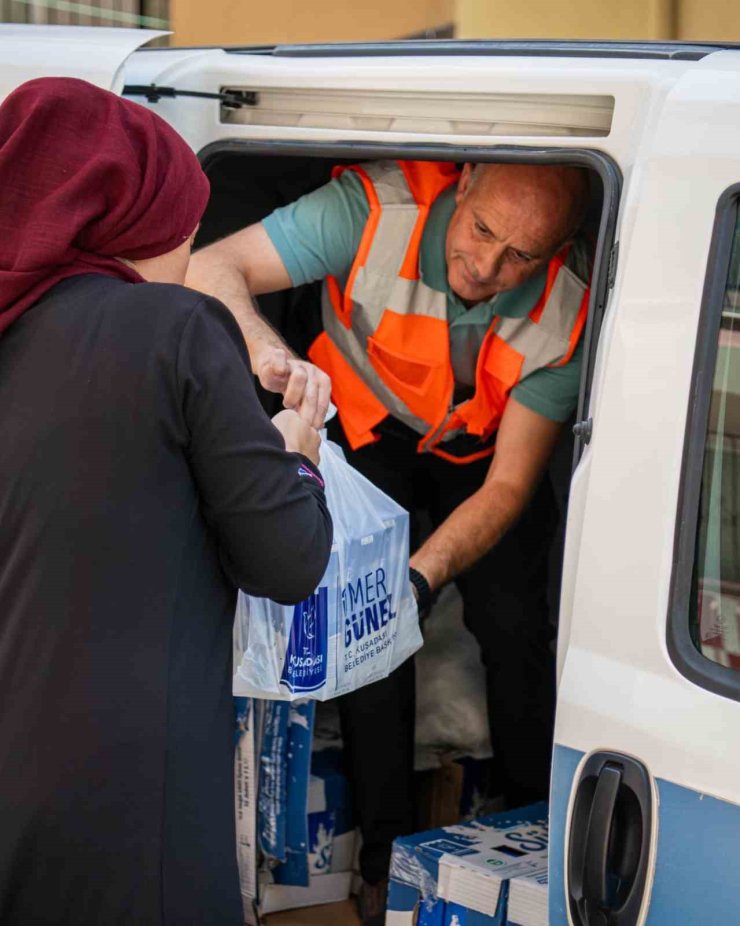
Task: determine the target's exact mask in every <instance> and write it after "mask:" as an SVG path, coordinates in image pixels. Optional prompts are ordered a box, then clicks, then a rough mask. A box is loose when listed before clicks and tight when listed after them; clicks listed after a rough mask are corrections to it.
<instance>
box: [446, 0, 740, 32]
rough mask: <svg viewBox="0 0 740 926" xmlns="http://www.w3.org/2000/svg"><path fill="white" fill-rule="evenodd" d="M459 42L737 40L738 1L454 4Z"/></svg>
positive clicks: (493, 0) (475, 0)
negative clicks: (462, 40)
mask: <svg viewBox="0 0 740 926" xmlns="http://www.w3.org/2000/svg"><path fill="white" fill-rule="evenodd" d="M455 24H456V27H457V28H456V35H457V36H458V37H460V38H512V39H518V38H533V39H534V38H551V39H686V40H701V39H704V40H722V41H740V13H739V7H738V0H567V2H557V0H527V2H526V3H521V4H515V3H512V2H511V0H456V6H455Z"/></svg>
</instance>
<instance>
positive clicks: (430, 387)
mask: <svg viewBox="0 0 740 926" xmlns="http://www.w3.org/2000/svg"><path fill="white" fill-rule="evenodd" d="M367 356H368V360H369V361H370V364H371V365H372V368H373V370H374V371H375V373H376V374H377V375H378V377H379V378H380V379H381V380H382V382H383V383H384V384H385V385H386V386H387V387H388V388H389V389H390V390H391V392H392V393H393V394H394V395H395V396H397V397H398V398H399V399H400V400H401V402H403V403H404V405H405V406H406V407H407V408H408V410H409V411H410V412H411V413H412V414H414V415H416V417H417V418H421V419H422V420H423V421H426V422H427V423H428V424H430V425H431V424H433V423H434V422H436V421H437V419H438V418H439V417H440V415H441V414H442V412H443V411H444V410H445V409H446V408H447V404H448V402H449V398H450V396H451V395H452V385H453V383H452V371H451V369H450V366H449V363H447V364H445V363H444V362H443V361H441V360H440V361H435V360H427V359H426V358H424V359H419V357H418V356H414V357H412V356H410V355H409V354H407V353H405V352H403V351H400V350H399V349H398V348H395V347H393V348H390V347H388V345H387V344H381V343H380V342H379V340H378V338H377V337H376V336H374V335H370V337H368V339H367ZM388 411H390V412H391V414H393V409H392V408H389V409H388Z"/></svg>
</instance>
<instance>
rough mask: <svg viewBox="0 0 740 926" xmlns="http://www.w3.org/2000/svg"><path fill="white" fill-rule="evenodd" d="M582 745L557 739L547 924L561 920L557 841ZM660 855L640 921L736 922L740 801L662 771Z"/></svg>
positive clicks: (719, 925) (714, 925) (669, 924)
mask: <svg viewBox="0 0 740 926" xmlns="http://www.w3.org/2000/svg"><path fill="white" fill-rule="evenodd" d="M582 757H583V753H582V752H578V751H577V750H575V749H569V748H568V747H565V746H559V745H556V746H555V753H554V763H553V789H552V802H551V805H550V926H566V924H567V922H568V918H567V915H566V912H565V888H564V874H563V873H564V859H563V845H564V834H565V815H566V813H567V809H568V799H569V797H570V791H571V786H572V782H573V775H574V774H575V770H576V767H577V765H578V763H579V762H580V760H581V759H582ZM657 786H658V794H659V802H660V807H659V811H658V813H659V819H658V862H657V866H656V870H655V882H654V884H653V891H652V898H651V903H650V911H649V913H648V917H647V921H646V926H677V924H681V926H731V924H735V923H740V806H738V805H737V804H731V803H729V802H727V801H720V800H717V799H716V798H713V797H707V796H705V795H703V794H700V793H699V792H697V791H692V790H691V789H689V788H683V787H681V786H680V785H677V784H674V783H673V782H670V781H665V780H663V779H661V778H658V779H657Z"/></svg>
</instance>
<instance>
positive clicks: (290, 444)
mask: <svg viewBox="0 0 740 926" xmlns="http://www.w3.org/2000/svg"><path fill="white" fill-rule="evenodd" d="M272 423H273V424H274V425H275V427H276V428H277V429H278V431H280V433H281V434H282V435H283V440H284V441H285V449H286V450H290V451H291V452H292V453H302V454H303V456H304V457H308V459H309V460H310V461H311V462H312V463H313V464H314V466H318V465H319V446H320V445H321V437H320V436H319V432H318V431H317V430H316V429H315V428H312V427H311V425H310V424H306V422H305V421H304V420H303V419H302V418H301V417H300V415H299V414H298V413H297V412H294V411H292V410H288V409H286V410H285V411H283V412H278V413H277V415H275V417H274V418H273V419H272Z"/></svg>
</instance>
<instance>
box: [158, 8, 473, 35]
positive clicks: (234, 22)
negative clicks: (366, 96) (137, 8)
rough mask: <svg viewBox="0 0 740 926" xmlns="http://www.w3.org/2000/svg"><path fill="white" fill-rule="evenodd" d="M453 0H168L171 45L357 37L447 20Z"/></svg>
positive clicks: (404, 31) (409, 29)
mask: <svg viewBox="0 0 740 926" xmlns="http://www.w3.org/2000/svg"><path fill="white" fill-rule="evenodd" d="M454 2H455V0H170V19H171V25H172V29H173V30H174V33H175V34H174V36H173V40H172V44H173V45H239V44H252V43H266V44H273V43H277V42H329V41H343V40H347V41H363V40H376V41H377V40H380V39H390V38H397V37H399V36H405V35H410V34H413V33H418V32H422V31H423V30H425V29H433V28H435V27H440V26H444V25H446V24H449V23H451V22H452V19H453V15H454Z"/></svg>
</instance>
